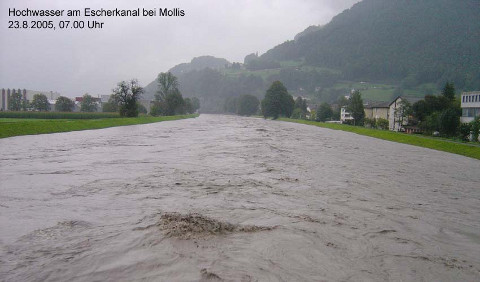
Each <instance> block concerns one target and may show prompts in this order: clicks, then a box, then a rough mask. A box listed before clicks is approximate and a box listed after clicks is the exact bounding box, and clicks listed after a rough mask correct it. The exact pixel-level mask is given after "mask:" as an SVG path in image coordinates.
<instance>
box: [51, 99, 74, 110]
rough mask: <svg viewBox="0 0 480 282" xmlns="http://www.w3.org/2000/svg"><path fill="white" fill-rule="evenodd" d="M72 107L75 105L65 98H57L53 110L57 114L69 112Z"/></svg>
mask: <svg viewBox="0 0 480 282" xmlns="http://www.w3.org/2000/svg"><path fill="white" fill-rule="evenodd" d="M73 107H75V103H74V102H73V101H72V100H71V99H70V98H67V97H65V96H60V97H58V99H57V101H56V102H55V110H56V111H58V112H71V111H73Z"/></svg>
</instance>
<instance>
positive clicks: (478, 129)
mask: <svg viewBox="0 0 480 282" xmlns="http://www.w3.org/2000/svg"><path fill="white" fill-rule="evenodd" d="M470 126H471V129H472V141H473V142H479V140H478V135H479V134H480V117H476V118H475V119H474V120H473V121H471V122H470Z"/></svg>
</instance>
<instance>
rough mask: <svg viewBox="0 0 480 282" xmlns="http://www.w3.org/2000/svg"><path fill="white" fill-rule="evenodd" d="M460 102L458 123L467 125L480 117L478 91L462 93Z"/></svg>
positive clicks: (479, 96) (479, 93)
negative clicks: (460, 110)
mask: <svg viewBox="0 0 480 282" xmlns="http://www.w3.org/2000/svg"><path fill="white" fill-rule="evenodd" d="M460 101H461V107H462V116H461V117H460V122H462V123H468V122H471V121H473V120H474V119H475V117H478V116H480V91H475V92H464V93H462V98H461V100H460Z"/></svg>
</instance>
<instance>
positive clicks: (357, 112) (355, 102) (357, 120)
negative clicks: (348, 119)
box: [347, 90, 365, 125]
mask: <svg viewBox="0 0 480 282" xmlns="http://www.w3.org/2000/svg"><path fill="white" fill-rule="evenodd" d="M347 111H349V112H350V113H351V114H352V117H353V122H354V124H355V125H362V124H363V119H364V118H365V110H364V108H363V100H362V94H360V91H358V90H357V91H355V92H353V94H352V96H351V97H350V99H349V101H348V106H347Z"/></svg>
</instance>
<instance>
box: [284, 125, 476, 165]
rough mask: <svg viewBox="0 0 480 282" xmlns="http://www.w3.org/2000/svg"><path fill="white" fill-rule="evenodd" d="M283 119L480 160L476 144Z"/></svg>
mask: <svg viewBox="0 0 480 282" xmlns="http://www.w3.org/2000/svg"><path fill="white" fill-rule="evenodd" d="M279 120H281V121H287V122H295V123H302V124H307V125H314V126H319V127H323V128H329V129H334V130H342V131H348V132H353V133H357V134H360V135H365V136H370V137H374V138H378V139H383V140H388V141H393V142H398V143H404V144H409V145H414V146H419V147H424V148H429V149H434V150H438V151H444V152H448V153H453V154H458V155H462V156H466V157H470V158H474V159H478V160H480V146H478V145H476V144H467V143H460V142H455V141H451V140H445V139H438V138H434V137H427V136H422V135H411V134H405V133H401V132H394V131H388V130H379V129H371V128H365V127H360V126H351V125H345V124H334V123H324V122H315V121H308V120H298V119H288V118H279Z"/></svg>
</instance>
